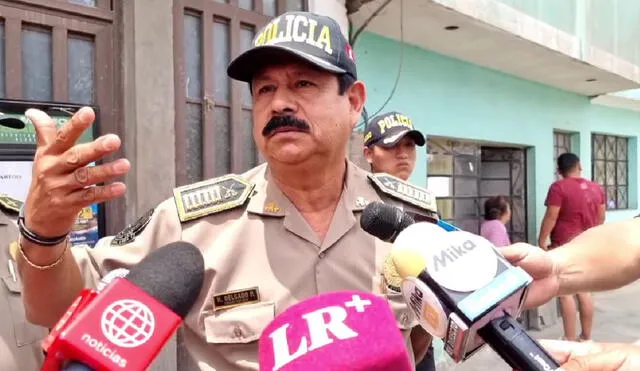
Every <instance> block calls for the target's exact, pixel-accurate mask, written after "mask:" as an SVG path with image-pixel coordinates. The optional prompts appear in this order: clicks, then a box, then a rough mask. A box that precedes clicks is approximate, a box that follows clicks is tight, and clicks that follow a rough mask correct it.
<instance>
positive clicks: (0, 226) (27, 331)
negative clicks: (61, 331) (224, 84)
mask: <svg viewBox="0 0 640 371" xmlns="http://www.w3.org/2000/svg"><path fill="white" fill-rule="evenodd" d="M20 205H21V203H20V201H18V200H15V199H12V198H11V197H9V196H7V195H4V194H3V195H0V245H1V246H2V248H0V277H1V278H2V288H1V289H0V292H1V293H2V300H1V301H0V316H1V317H2V320H0V338H1V343H0V370H3V371H5V370H6V371H21V370H37V369H39V368H40V365H41V364H42V362H43V360H44V355H43V352H42V348H41V347H40V340H42V339H43V338H44V337H45V336H47V329H45V328H42V327H39V326H36V325H33V324H31V323H29V322H27V319H26V317H25V313H24V306H23V305H22V298H21V297H20V296H21V295H20V293H21V292H22V282H21V281H20V277H19V276H18V271H17V267H16V264H15V255H14V254H15V251H16V250H15V248H16V247H17V242H16V236H17V235H18V227H17V226H16V222H15V221H16V217H17V216H18V211H19V210H20V208H19V207H20Z"/></svg>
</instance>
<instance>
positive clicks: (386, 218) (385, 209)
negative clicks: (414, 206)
mask: <svg viewBox="0 0 640 371" xmlns="http://www.w3.org/2000/svg"><path fill="white" fill-rule="evenodd" d="M413 223H415V220H414V219H413V218H412V217H411V216H410V215H409V214H407V213H405V212H403V211H402V210H400V209H399V208H397V207H395V206H392V205H387V204H385V203H382V202H379V201H376V202H371V203H369V204H368V205H367V206H366V207H365V208H364V210H363V211H362V216H361V217H360V226H361V227H362V229H364V230H365V232H367V233H369V234H371V235H373V236H375V237H377V238H379V239H380V240H382V241H387V242H393V239H394V237H395V236H396V235H397V234H398V233H399V232H400V231H402V230H403V229H405V228H407V227H408V226H410V225H411V224H413Z"/></svg>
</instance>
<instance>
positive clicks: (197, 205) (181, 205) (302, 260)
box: [72, 163, 435, 371]
mask: <svg viewBox="0 0 640 371" xmlns="http://www.w3.org/2000/svg"><path fill="white" fill-rule="evenodd" d="M367 176H368V173H366V172H364V171H363V170H361V169H359V168H358V167H356V166H355V165H353V164H351V163H348V167H347V177H346V182H345V187H344V189H343V192H342V195H341V199H340V201H339V203H338V206H337V208H336V211H335V215H334V216H333V220H332V222H331V226H330V228H329V230H328V232H327V234H326V237H325V239H324V241H321V240H320V239H319V238H318V236H317V235H316V234H315V233H314V232H313V230H312V228H311V227H310V226H309V224H308V223H307V222H306V221H305V219H304V218H303V217H302V215H301V214H300V213H299V212H298V211H297V210H296V208H295V207H294V206H293V204H292V203H291V202H290V201H289V200H288V199H287V198H286V197H285V196H284V195H283V193H282V192H281V191H280V190H279V188H278V187H277V186H276V184H275V183H274V182H273V181H271V176H270V173H269V170H268V167H267V166H266V164H263V165H261V166H258V167H256V168H254V169H252V170H250V171H248V172H247V173H245V174H243V175H241V178H240V177H237V176H233V175H232V176H225V177H220V178H216V179H212V180H209V181H204V182H200V183H196V184H193V185H190V186H186V187H182V188H179V189H177V190H176V191H175V192H174V193H175V197H174V198H172V199H169V200H167V201H165V202H163V203H161V204H160V205H159V206H158V207H157V208H156V209H155V210H154V211H153V212H152V214H151V216H150V217H148V215H147V216H145V217H143V218H142V219H141V220H139V221H138V222H136V223H135V224H134V225H132V226H130V227H128V228H127V229H125V231H123V232H124V233H123V232H121V233H120V234H119V235H118V236H116V240H115V241H118V242H116V245H114V242H113V241H112V237H106V238H104V239H102V240H101V241H100V242H99V243H98V244H97V246H96V247H95V248H94V249H72V250H73V252H74V256H75V258H76V260H77V262H78V264H79V266H80V268H81V271H82V273H83V276H84V277H85V279H86V280H87V285H90V286H95V285H96V283H97V282H98V280H99V278H100V276H102V275H103V274H105V273H106V272H107V271H109V270H112V269H114V268H119V267H129V266H131V265H134V264H136V263H137V262H139V261H140V260H141V259H142V258H143V257H144V256H145V255H147V254H148V253H149V252H150V250H152V249H154V248H158V247H161V246H163V245H165V244H167V243H170V242H174V241H177V240H184V241H187V242H190V243H192V244H194V245H195V246H197V247H198V248H199V249H200V250H201V251H202V254H203V256H204V259H205V266H206V272H205V279H206V282H205V283H204V286H203V289H202V292H201V294H200V297H199V298H198V301H197V302H196V304H195V306H194V307H193V308H192V310H191V312H190V313H189V315H188V316H187V317H186V319H185V323H184V326H183V329H182V333H181V337H182V344H183V346H184V347H185V348H186V349H187V352H184V353H183V354H179V358H180V361H179V362H180V364H179V365H178V369H180V370H216V371H236V370H238V371H239V370H257V369H258V364H257V360H258V339H259V337H260V334H261V332H262V330H263V329H264V328H265V327H266V326H267V325H268V324H269V322H271V321H272V320H273V319H274V317H275V316H276V315H278V314H279V313H281V312H282V311H283V310H284V309H286V308H287V307H289V306H291V305H293V304H296V303H298V302H300V301H302V300H304V299H306V298H309V297H312V296H314V295H317V294H320V293H326V292H331V291H340V290H361V291H368V292H373V293H378V294H381V295H387V296H388V298H389V301H390V303H391V305H392V308H393V310H394V312H395V315H396V318H397V322H398V326H399V327H400V329H401V330H402V331H403V333H404V335H405V337H406V338H407V342H408V341H409V340H408V337H409V330H410V329H411V328H412V327H413V326H416V325H417V322H416V321H415V319H414V316H413V315H412V314H411V312H410V311H409V310H408V308H407V307H406V306H405V305H404V303H403V300H402V297H401V295H400V294H398V293H390V292H387V290H385V285H384V284H383V283H382V278H381V271H382V267H383V263H384V260H385V257H386V256H387V254H388V253H389V250H390V247H391V245H390V244H388V243H384V242H381V241H380V240H378V239H376V238H374V237H373V236H371V235H369V234H368V233H367V232H365V231H364V230H362V228H361V227H360V224H359V218H360V215H361V213H362V210H363V209H364V207H365V206H366V203H367V202H371V201H376V200H385V201H388V202H394V203H397V204H398V205H402V206H403V207H405V208H413V209H414V211H418V210H420V209H419V208H418V207H415V206H413V205H411V204H409V203H406V202H405V203H403V202H402V201H400V200H399V198H393V197H391V196H387V195H386V194H384V193H383V192H382V191H380V190H377V189H376V188H374V184H373V182H372V181H371V180H370V179H369V178H368V177H367ZM238 179H240V180H238ZM378 181H379V182H382V181H384V182H386V183H385V184H386V185H387V186H388V187H389V190H390V192H393V191H394V190H396V191H398V190H399V191H402V192H404V193H407V194H408V193H411V191H407V189H405V188H403V187H405V186H406V184H405V185H402V186H398V184H395V185H394V184H391V183H393V182H391V183H390V178H389V179H386V178H385V179H378ZM391 181H393V179H391ZM403 184H404V183H403ZM383 187H384V184H383ZM394 187H395V188H394ZM409 187H410V185H409ZM398 196H399V197H402V194H401V193H398ZM248 197H250V198H248ZM247 198H248V200H246V202H242V201H244V200H245V199H247ZM230 200H237V201H238V202H236V204H234V203H233V202H232V201H230ZM434 202H435V201H434ZM238 203H240V204H238ZM417 204H418V205H419V203H417ZM207 205H208V206H207ZM224 208H227V209H226V210H220V209H224ZM422 212H423V213H427V211H425V210H422ZM190 218H193V219H191V220H188V221H187V220H186V219H190ZM136 234H137V236H136ZM134 237H135V239H134ZM132 240H133V241H132ZM175 269H180V267H175ZM167 274H171V272H167ZM233 292H235V293H236V294H237V295H228V294H229V293H233ZM408 344H409V342H408ZM410 354H411V355H412V356H413V352H410ZM185 359H186V360H187V361H185Z"/></svg>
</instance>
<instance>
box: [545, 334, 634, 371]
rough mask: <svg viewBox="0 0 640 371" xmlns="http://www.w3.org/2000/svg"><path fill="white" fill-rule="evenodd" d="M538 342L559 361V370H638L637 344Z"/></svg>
mask: <svg viewBox="0 0 640 371" xmlns="http://www.w3.org/2000/svg"><path fill="white" fill-rule="evenodd" d="M540 343H541V344H542V345H543V346H544V347H545V348H546V349H547V351H549V353H550V354H551V355H552V356H553V357H554V358H555V359H556V360H557V361H558V362H559V363H560V365H561V368H560V369H558V370H559V371H560V370H561V371H635V370H640V347H639V346H637V345H631V344H623V343H593V342H592V343H575V342H570V341H560V340H541V341H540Z"/></svg>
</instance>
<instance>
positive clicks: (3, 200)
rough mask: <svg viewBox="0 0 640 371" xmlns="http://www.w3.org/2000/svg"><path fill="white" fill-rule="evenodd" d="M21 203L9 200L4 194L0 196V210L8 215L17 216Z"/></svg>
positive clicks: (13, 199) (12, 199)
mask: <svg viewBox="0 0 640 371" xmlns="http://www.w3.org/2000/svg"><path fill="white" fill-rule="evenodd" d="M22 204H23V202H22V201H19V200H16V199H15V198H11V197H9V196H7V195H5V194H2V195H0V209H2V210H4V211H6V212H8V213H10V214H17V213H19V212H20V208H21V207H22Z"/></svg>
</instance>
